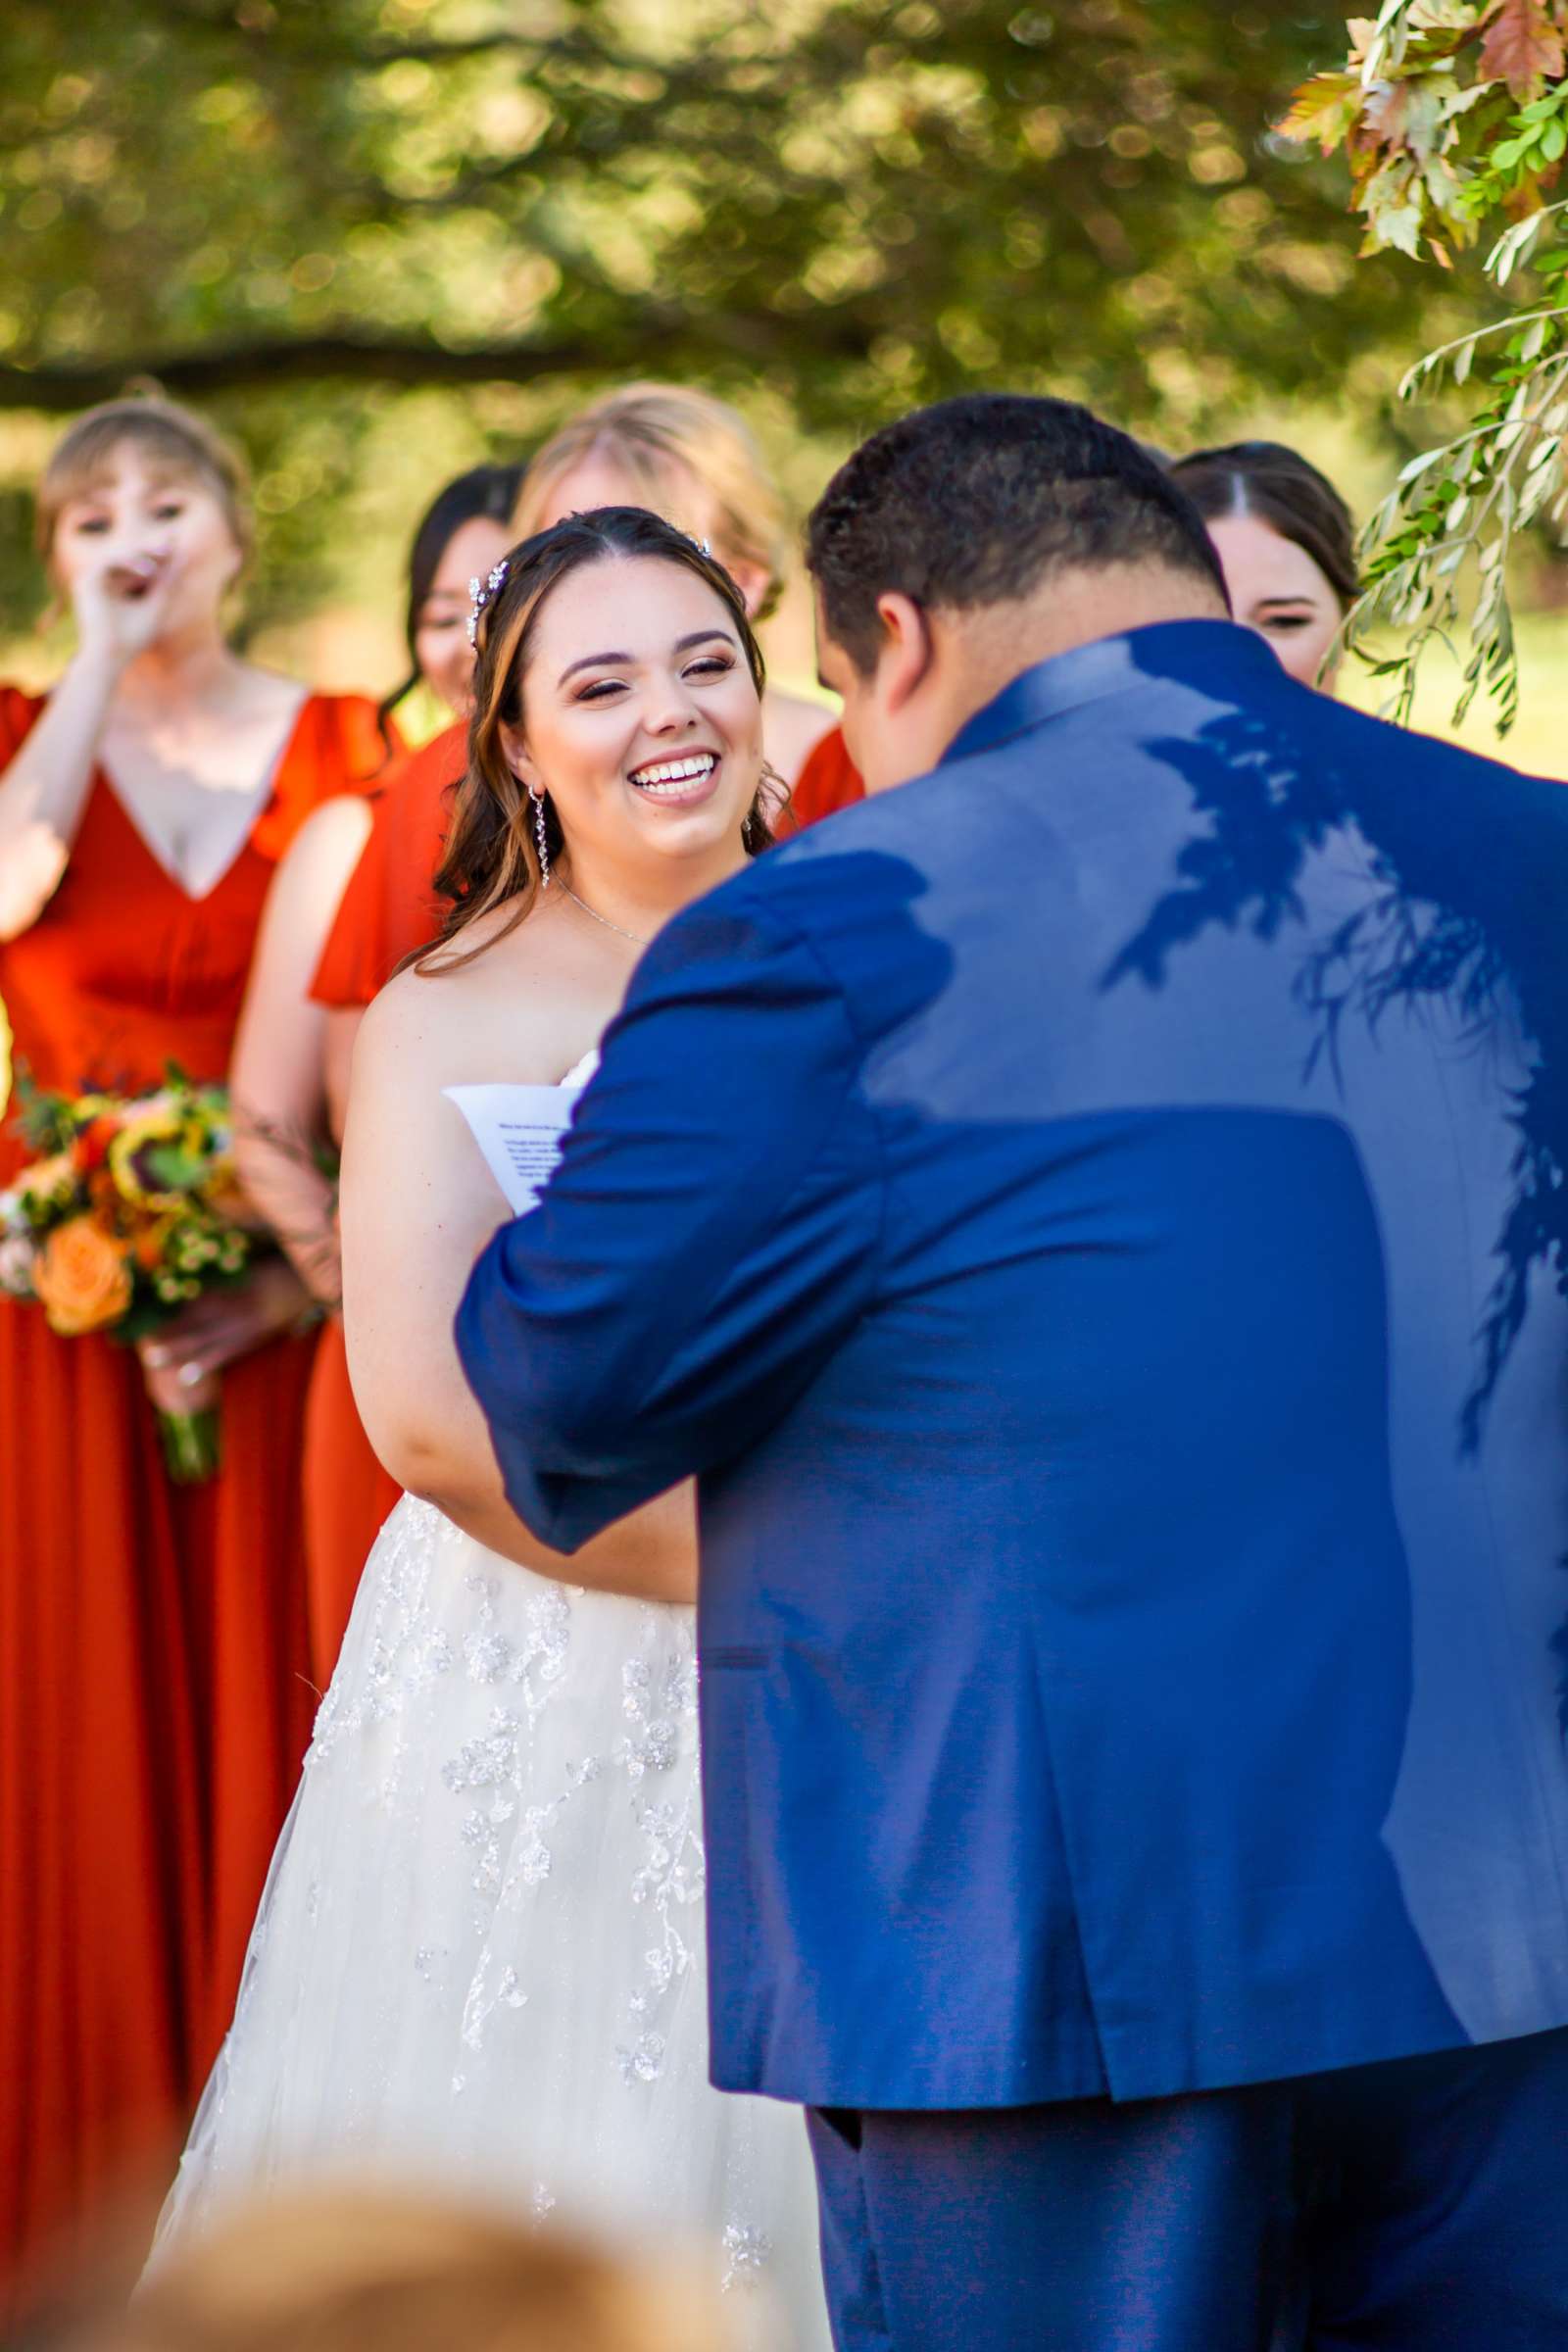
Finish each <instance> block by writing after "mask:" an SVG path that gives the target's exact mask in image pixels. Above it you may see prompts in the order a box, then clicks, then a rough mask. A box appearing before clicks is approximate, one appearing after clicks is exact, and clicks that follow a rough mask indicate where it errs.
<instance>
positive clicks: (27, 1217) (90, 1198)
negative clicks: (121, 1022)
mask: <svg viewBox="0 0 1568 2352" xmlns="http://www.w3.org/2000/svg"><path fill="white" fill-rule="evenodd" d="M17 1097H18V1101H19V1103H20V1105H21V1115H20V1119H19V1125H20V1127H21V1130H22V1133H23V1135H24V1136H25V1139H26V1141H27V1142H28V1144H29V1145H30V1146H31V1147H32V1149H33V1150H34V1151H35V1152H38V1153H39V1154H40V1156H39V1157H38V1158H37V1159H36V1160H34V1161H33V1162H32V1163H31V1164H30V1165H29V1166H27V1167H25V1168H24V1169H23V1170H22V1173H21V1174H20V1175H19V1176H18V1177H17V1178H16V1179H15V1180H14V1181H13V1183H12V1184H11V1186H10V1187H9V1189H8V1190H6V1191H4V1192H0V1292H3V1293H4V1294H6V1295H7V1296H9V1297H11V1298H14V1299H36V1300H37V1301H38V1303H39V1304H40V1305H41V1306H42V1308H43V1311H44V1314H45V1316H46V1317H47V1318H48V1322H49V1327H50V1329H51V1330H52V1331H57V1332H59V1333H61V1334H62V1335H63V1336H65V1337H68V1338H74V1337H76V1336H77V1335H79V1334H80V1333H83V1332H90V1331H102V1332H106V1333H107V1334H108V1335H109V1336H110V1337H111V1338H112V1339H116V1340H120V1341H123V1342H124V1343H125V1344H126V1345H127V1346H134V1345H135V1343H136V1342H137V1341H138V1340H143V1339H146V1338H147V1337H148V1336H149V1334H150V1333H152V1332H155V1331H157V1330H158V1329H159V1327H160V1325H162V1324H164V1323H167V1322H168V1321H169V1320H170V1319H171V1318H172V1316H173V1315H175V1314H177V1313H178V1311H179V1310H180V1308H181V1307H183V1306H185V1305H186V1304H187V1303H188V1301H189V1300H191V1299H199V1298H201V1297H202V1296H203V1295H204V1294H205V1293H206V1292H209V1291H212V1290H216V1289H219V1288H221V1287H228V1286H232V1285H233V1284H236V1283H239V1282H242V1281H243V1280H244V1279H245V1276H246V1274H247V1273H248V1272H249V1270H250V1268H251V1266H252V1264H253V1263H254V1262H255V1259H256V1257H257V1255H258V1254H259V1252H261V1251H263V1250H266V1249H268V1248H269V1247H270V1242H269V1241H268V1239H267V1238H266V1237H264V1236H263V1235H260V1234H258V1233H255V1232H253V1231H250V1230H248V1229H247V1227H246V1226H245V1224H244V1223H243V1222H242V1221H241V1220H242V1218H243V1216H244V1214H245V1201H244V1196H243V1194H242V1193H241V1191H240V1189H239V1184H238V1181H237V1179H236V1177H235V1173H234V1160H233V1153H232V1150H231V1134H230V1125H229V1110H228V1097H227V1095H226V1093H225V1092H224V1090H223V1089H222V1088H221V1087H219V1086H200V1085H196V1084H195V1083H193V1082H192V1080H190V1079H189V1078H187V1077H186V1076H185V1074H184V1072H183V1071H182V1070H180V1069H178V1068H177V1067H176V1066H175V1065H174V1064H173V1063H171V1064H170V1065H169V1067H168V1070H167V1071H166V1073H165V1079H164V1084H163V1085H162V1086H161V1087H159V1088H157V1089H156V1090H155V1091H153V1092H151V1093H148V1094H144V1095H134V1096H117V1095H107V1094H87V1095H75V1096H73V1095H63V1094H50V1093H46V1092H45V1091H44V1090H43V1089H42V1088H40V1087H37V1086H34V1085H33V1084H32V1083H31V1082H30V1081H29V1079H28V1078H27V1077H26V1075H25V1072H22V1071H19V1072H18V1074H17ZM159 1426H160V1430H161V1433H162V1436H163V1442H164V1459H165V1462H166V1464H167V1465H168V1469H169V1474H170V1476H171V1477H172V1478H173V1479H177V1480H179V1481H181V1482H182V1483H184V1482H190V1481H193V1480H197V1479H203V1478H208V1477H211V1475H212V1473H213V1472H214V1471H215V1470H216V1469H217V1467H218V1414H217V1412H216V1410H213V1411H206V1412H196V1413H160V1415H159Z"/></svg>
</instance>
